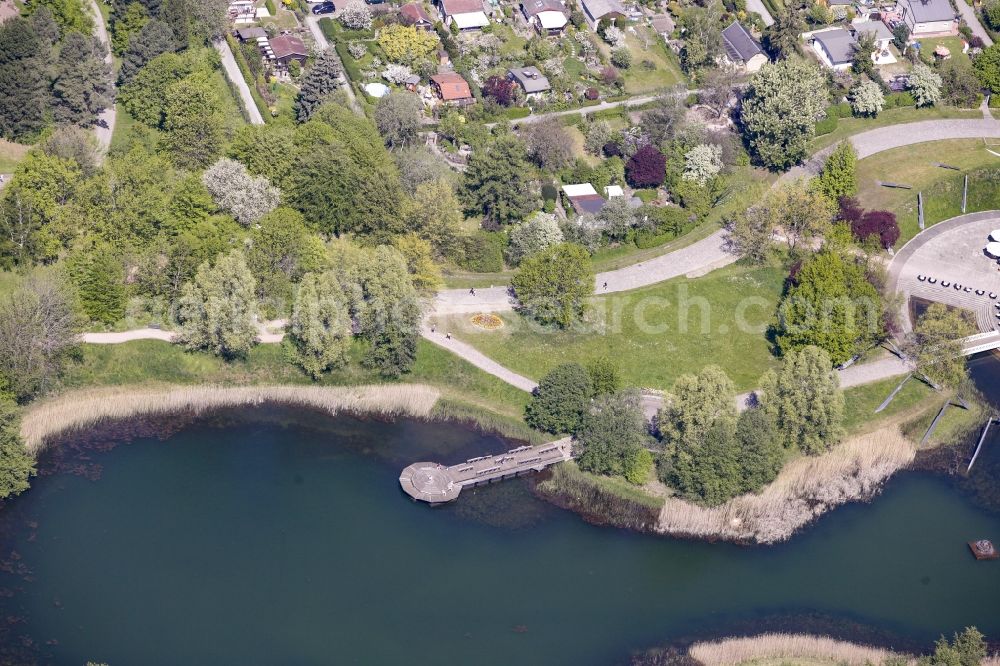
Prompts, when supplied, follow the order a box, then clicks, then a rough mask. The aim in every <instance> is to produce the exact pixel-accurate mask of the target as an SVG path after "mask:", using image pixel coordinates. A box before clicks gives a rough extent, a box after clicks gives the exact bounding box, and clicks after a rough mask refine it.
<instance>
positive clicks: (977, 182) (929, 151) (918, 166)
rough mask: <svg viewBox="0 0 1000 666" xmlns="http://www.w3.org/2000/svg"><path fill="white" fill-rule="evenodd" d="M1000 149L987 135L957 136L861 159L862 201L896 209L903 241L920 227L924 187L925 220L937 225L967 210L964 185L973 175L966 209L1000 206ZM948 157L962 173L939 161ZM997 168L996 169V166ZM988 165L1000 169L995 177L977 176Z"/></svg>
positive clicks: (892, 209) (859, 174)
mask: <svg viewBox="0 0 1000 666" xmlns="http://www.w3.org/2000/svg"><path fill="white" fill-rule="evenodd" d="M990 148H992V150H994V151H996V152H1000V146H992V147H991V146H990V145H988V144H987V142H985V141H983V140H982V139H952V140H947V141H933V142H929V143H918V144H915V145H912V146H905V147H903V148H895V149H893V150H887V151H885V152H882V153H878V154H877V155H872V156H871V157H867V158H865V159H863V160H861V161H859V162H858V186H859V187H858V201H859V202H860V203H861V205H862V206H863V207H865V208H866V209H876V210H889V211H892V212H893V213H895V214H896V219H897V221H898V222H899V229H900V232H901V233H900V237H899V241H898V242H897V243H896V247H900V246H902V245H903V244H904V243H905V242H906V241H908V240H909V239H911V238H913V237H914V236H915V235H917V233H918V232H919V231H920V229H919V227H918V220H917V193H918V192H923V197H924V223H925V225H926V226H931V225H933V224H936V223H938V222H941V221H942V220H947V219H949V218H951V217H955V216H956V215H961V213H962V188H963V180H964V177H965V174H970V178H969V197H968V206H967V209H966V212H969V213H974V212H977V211H981V210H992V209H995V208H1000V187H998V183H997V180H998V179H1000V157H997V156H996V155H993V154H992V153H990V152H989V150H988V149H990ZM938 162H943V163H945V164H948V165H950V166H954V167H957V168H958V169H960V171H959V172H956V171H953V170H950V169H945V168H942V167H939V166H936V163H938ZM990 167H991V168H990ZM984 168H990V169H989V171H993V170H998V173H997V174H996V176H995V177H994V179H993V180H992V182H991V181H990V179H988V178H983V177H976V172H977V171H979V170H982V169H984ZM876 181H883V182H892V183H899V184H903V185H909V186H911V187H912V188H913V189H911V190H905V189H898V188H888V187H882V186H880V185H878V183H877V182H876Z"/></svg>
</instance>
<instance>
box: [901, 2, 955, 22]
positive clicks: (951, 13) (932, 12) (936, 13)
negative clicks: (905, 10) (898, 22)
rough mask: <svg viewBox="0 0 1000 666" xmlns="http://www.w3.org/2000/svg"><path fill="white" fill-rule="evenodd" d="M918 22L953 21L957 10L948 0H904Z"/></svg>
mask: <svg viewBox="0 0 1000 666" xmlns="http://www.w3.org/2000/svg"><path fill="white" fill-rule="evenodd" d="M903 3H904V4H905V5H906V6H907V7H909V9H910V14H911V15H912V16H913V20H914V21H916V22H917V23H928V22H931V21H953V20H954V19H955V10H954V8H953V7H952V6H951V3H950V2H948V0H903Z"/></svg>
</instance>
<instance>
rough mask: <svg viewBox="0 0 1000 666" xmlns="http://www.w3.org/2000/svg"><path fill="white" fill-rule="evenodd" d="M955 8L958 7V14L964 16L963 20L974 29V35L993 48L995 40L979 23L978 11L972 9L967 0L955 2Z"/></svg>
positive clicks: (956, 0)
mask: <svg viewBox="0 0 1000 666" xmlns="http://www.w3.org/2000/svg"><path fill="white" fill-rule="evenodd" d="M955 6H956V7H958V13H959V14H961V15H962V19H963V20H964V21H965V23H966V24H967V25H968V26H969V27H970V28H971V29H972V34H973V35H975V36H977V37H979V39H981V40H983V44H985V45H986V46H992V45H993V38H992V37H990V35H989V33H988V32H986V28H984V27H983V24H982V23H980V22H979V17H978V16H976V10H974V9H973V8H972V7H970V6H969V5H968V4H967V3H966V2H965V0H955Z"/></svg>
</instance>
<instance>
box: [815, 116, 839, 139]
mask: <svg viewBox="0 0 1000 666" xmlns="http://www.w3.org/2000/svg"><path fill="white" fill-rule="evenodd" d="M835 129H837V118H824V119H823V120H821V121H819V122H818V123H816V136H822V135H824V134H829V133H830V132H832V131H833V130H835Z"/></svg>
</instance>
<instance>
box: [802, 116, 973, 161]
mask: <svg viewBox="0 0 1000 666" xmlns="http://www.w3.org/2000/svg"><path fill="white" fill-rule="evenodd" d="M982 117H983V114H982V112H981V111H980V110H979V109H958V108H955V107H953V106H926V107H922V108H919V109H918V108H916V107H913V106H903V107H896V108H894V109H886V110H884V111H883V112H882V113H880V114H878V116H877V117H875V118H854V117H851V118H841V119H840V120H839V121H838V123H837V129H835V130H833V131H832V132H830V133H829V134H822V135H820V136H818V137H816V138H815V139H813V140H812V142H811V143H810V144H809V153H810V154H812V153H815V152H816V151H818V150H822V149H823V148H826V147H827V146H832V145H833V144H835V143H839V142H840V141H842V140H843V139H846V138H847V137H849V136H851V135H852V134H858V133H860V132H867V131H868V130H871V129H876V128H878V127H886V126H887V125H898V124H900V123H915V122H920V121H921V120H940V119H942V118H958V119H966V120H978V119H981V118H982Z"/></svg>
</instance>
